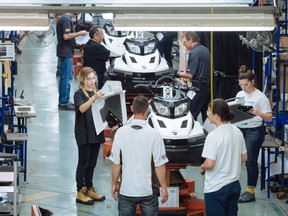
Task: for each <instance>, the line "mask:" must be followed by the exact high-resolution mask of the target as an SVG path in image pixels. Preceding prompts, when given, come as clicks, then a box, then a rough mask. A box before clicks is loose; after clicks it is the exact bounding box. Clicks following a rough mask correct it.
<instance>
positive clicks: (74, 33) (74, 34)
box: [63, 30, 88, 40]
mask: <svg viewBox="0 0 288 216" xmlns="http://www.w3.org/2000/svg"><path fill="white" fill-rule="evenodd" d="M87 33H88V32H87V31H85V30H84V31H79V32H73V33H69V34H63V39H64V40H71V39H73V38H75V37H78V36H85V35H87Z"/></svg>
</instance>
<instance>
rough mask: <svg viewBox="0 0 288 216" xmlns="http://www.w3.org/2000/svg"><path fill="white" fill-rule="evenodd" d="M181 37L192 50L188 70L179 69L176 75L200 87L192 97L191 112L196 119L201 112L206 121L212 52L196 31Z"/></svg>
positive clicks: (188, 48) (187, 47)
mask: <svg viewBox="0 0 288 216" xmlns="http://www.w3.org/2000/svg"><path fill="white" fill-rule="evenodd" d="M181 38H182V43H183V45H184V46H185V47H186V49H187V50H189V51H190V52H189V57H188V66H187V69H186V71H179V72H178V73H177V74H176V76H178V77H183V78H188V79H190V80H191V81H192V85H193V86H195V87H197V88H199V91H196V92H195V93H196V94H195V95H194V96H193V97H190V99H191V103H190V112H191V114H192V116H193V118H194V119H195V120H197V117H198V115H199V113H200V112H201V114H202V122H204V121H205V120H206V118H207V115H206V111H207V108H208V104H209V101H210V52H209V50H208V48H207V47H205V46H203V45H201V44H200V39H199V36H198V34H197V33H196V32H184V34H183V35H182V37H181Z"/></svg>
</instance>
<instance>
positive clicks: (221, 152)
mask: <svg viewBox="0 0 288 216" xmlns="http://www.w3.org/2000/svg"><path fill="white" fill-rule="evenodd" d="M207 116H208V119H209V120H210V122H211V123H212V124H215V125H216V126H217V128H216V129H215V130H214V131H212V132H210V133H209V134H208V136H207V137H206V140H205V144H204V148H203V152H202V157H204V158H205V161H204V163H203V164H202V165H201V166H200V173H201V174H202V175H204V174H205V184H204V200H205V211H206V215H207V216H209V215H211V216H212V215H213V216H214V215H219V216H220V215H221V216H222V215H227V216H228V215H237V211H238V205H237V201H238V199H239V196H240V192H241V186H240V183H239V176H240V171H241V163H243V162H244V161H246V160H247V150H246V147H245V141H244V138H243V134H242V133H241V131H240V130H239V128H237V127H236V126H235V125H232V124H231V123H230V122H229V121H230V120H232V119H233V118H234V117H235V114H234V113H233V112H232V111H231V110H230V108H229V106H228V104H227V102H226V101H224V100H223V99H215V100H214V101H213V102H212V103H210V104H209V107H208V111H207Z"/></svg>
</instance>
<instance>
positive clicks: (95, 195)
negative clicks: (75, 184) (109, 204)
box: [87, 187, 106, 201]
mask: <svg viewBox="0 0 288 216" xmlns="http://www.w3.org/2000/svg"><path fill="white" fill-rule="evenodd" d="M87 196H88V197H90V198H91V199H93V200H94V201H103V200H105V199H106V198H105V196H104V195H102V194H98V193H96V191H95V189H94V188H93V187H91V188H89V189H88V191H87Z"/></svg>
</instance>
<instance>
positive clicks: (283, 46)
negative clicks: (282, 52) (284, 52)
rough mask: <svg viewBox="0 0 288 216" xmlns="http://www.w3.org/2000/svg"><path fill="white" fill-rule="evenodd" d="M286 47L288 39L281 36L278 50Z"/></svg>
mask: <svg viewBox="0 0 288 216" xmlns="http://www.w3.org/2000/svg"><path fill="white" fill-rule="evenodd" d="M287 47H288V37H287V36H281V37H280V48H287Z"/></svg>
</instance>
